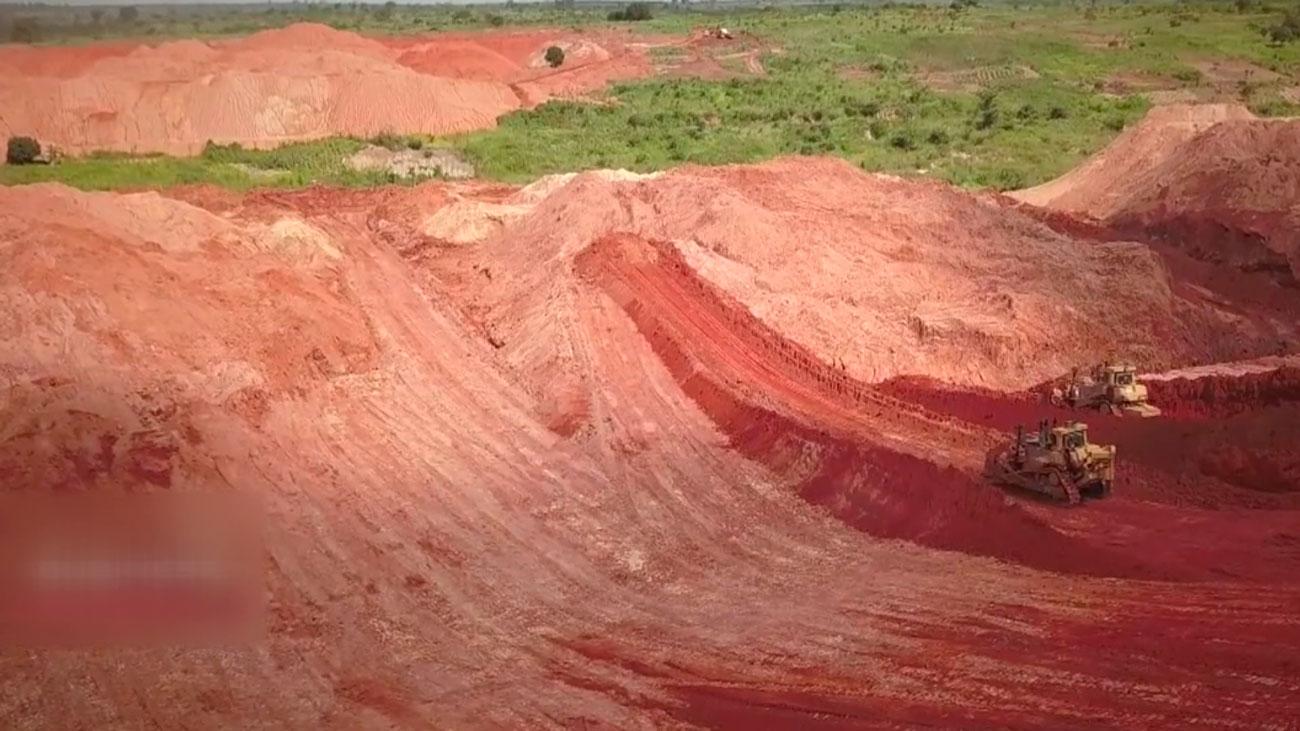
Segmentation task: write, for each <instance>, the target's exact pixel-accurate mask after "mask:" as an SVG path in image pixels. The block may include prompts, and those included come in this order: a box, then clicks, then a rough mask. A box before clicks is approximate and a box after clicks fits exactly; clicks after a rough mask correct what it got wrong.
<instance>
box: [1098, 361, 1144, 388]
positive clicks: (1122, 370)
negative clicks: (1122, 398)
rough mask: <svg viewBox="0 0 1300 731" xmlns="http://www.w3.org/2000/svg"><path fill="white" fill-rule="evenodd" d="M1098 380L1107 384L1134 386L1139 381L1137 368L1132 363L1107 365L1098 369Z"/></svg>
mask: <svg viewBox="0 0 1300 731" xmlns="http://www.w3.org/2000/svg"><path fill="white" fill-rule="evenodd" d="M1097 380H1098V381H1101V382H1102V383H1104V384H1106V385H1107V386H1132V385H1133V384H1134V383H1137V368H1135V367H1133V366H1131V365H1105V366H1102V367H1101V368H1100V369H1098V378H1097Z"/></svg>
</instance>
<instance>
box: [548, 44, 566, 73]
mask: <svg viewBox="0 0 1300 731" xmlns="http://www.w3.org/2000/svg"><path fill="white" fill-rule="evenodd" d="M546 63H549V64H550V65H551V68H555V67H556V66H559V65H560V64H562V63H564V49H563V48H560V47H559V46H551V47H550V48H548V49H546Z"/></svg>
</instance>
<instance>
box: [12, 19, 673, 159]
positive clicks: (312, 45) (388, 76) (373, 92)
mask: <svg viewBox="0 0 1300 731" xmlns="http://www.w3.org/2000/svg"><path fill="white" fill-rule="evenodd" d="M606 42H607V43H608V44H609V48H606V47H604V46H603V45H601V42H599V41H592V40H584V39H581V38H578V37H577V36H576V35H575V34H571V33H546V32H533V33H529V34H520V33H511V34H490V33H488V34H477V35H469V34H462V35H459V36H456V37H453V38H449V39H443V38H441V37H439V36H432V37H428V38H424V39H421V40H420V43H419V44H418V45H414V46H412V45H411V43H412V41H411V40H409V39H407V40H403V41H401V42H397V43H392V44H386V43H385V42H383V41H380V40H374V39H369V38H363V37H361V36H359V35H357V34H355V33H349V32H344V31H338V30H334V29H332V28H329V27H326V26H321V25H315V24H297V25H293V26H289V27H288V28H284V29H280V30H272V31H264V32H262V33H257V34H254V35H252V36H249V37H247V38H244V39H238V40H232V41H221V42H212V43H203V42H199V41H192V40H191V41H180V42H174V43H163V44H160V45H158V46H136V47H130V46H122V45H115V46H102V47H101V46H93V47H89V48H86V49H65V48H57V47H50V48H27V47H12V48H10V47H6V48H5V49H0V69H3V70H5V71H6V73H5V74H3V75H0V106H3V107H4V109H6V112H5V115H4V118H3V119H0V142H2V141H3V139H4V138H7V137H8V136H10V135H20V134H21V135H30V136H35V137H37V138H38V139H40V140H41V141H42V142H49V143H53V144H55V145H57V146H58V147H60V148H61V149H63V150H64V151H66V152H70V153H84V152H89V151H93V150H119V151H130V152H166V153H173V154H191V153H194V152H197V151H198V150H200V149H201V148H202V146H203V144H204V143H205V142H206V141H208V140H213V141H216V142H221V143H226V142H239V143H241V144H244V145H249V146H256V147H268V146H274V145H276V144H280V143H283V142H287V141H293V140H302V139H311V138H316V137H323V136H328V135H335V134H353V135H363V136H369V135H374V134H377V133H379V132H383V131H389V132H396V133H411V132H424V133H432V134H445V133H454V132H462V131H467V130H473V129H481V128H484V127H490V126H492V125H493V124H494V123H495V120H496V119H497V117H499V116H501V115H502V114H505V113H507V112H509V111H512V110H515V109H518V108H520V107H521V106H525V105H527V104H534V103H539V102H541V101H544V100H545V99H546V98H547V97H548V96H549V95H551V94H554V93H567V92H570V91H582V90H590V89H593V88H597V87H599V86H600V85H602V84H604V83H605V82H606V81H607V80H608V79H610V78H625V77H629V76H635V75H638V74H640V73H644V72H645V71H646V70H648V65H647V64H646V63H645V62H644V59H642V58H641V55H640V51H637V50H635V49H633V48H632V47H630V46H628V45H627V44H625V43H622V42H619V41H618V40H617V39H612V38H611V39H610V40H609V41H606ZM552 44H560V45H570V46H574V47H575V48H579V49H581V48H586V49H588V50H587V51H586V52H577V53H575V54H574V58H573V59H572V61H571V62H566V64H565V66H564V67H563V71H564V73H565V75H564V77H563V79H557V80H550V81H547V80H546V79H547V78H548V77H549V76H551V75H553V74H554V73H555V70H553V69H550V68H549V67H545V68H540V69H539V68H534V67H533V65H532V61H533V60H534V58H535V57H536V56H537V55H538V54H541V53H544V51H545V48H546V47H547V46H548V45H552ZM513 83H526V84H529V85H530V86H528V88H526V89H521V90H520V91H516V90H513V89H512V88H511V86H510V84H513ZM534 87H535V88H534Z"/></svg>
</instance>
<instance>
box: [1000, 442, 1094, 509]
mask: <svg viewBox="0 0 1300 731" xmlns="http://www.w3.org/2000/svg"><path fill="white" fill-rule="evenodd" d="M984 474H985V475H986V476H987V477H988V478H989V479H990V480H992V481H993V482H996V483H999V484H1003V485H1011V486H1013V487H1019V488H1022V489H1025V490H1032V491H1034V492H1038V493H1042V494H1044V495H1049V496H1051V497H1054V498H1056V499H1058V500H1062V501H1064V502H1066V503H1069V504H1070V505H1078V504H1079V503H1080V502H1082V501H1083V498H1085V497H1089V498H1097V497H1105V496H1107V495H1109V494H1110V488H1111V484H1112V483H1114V481H1115V447H1114V446H1101V445H1097V444H1092V443H1090V442H1089V441H1088V425H1087V424H1082V423H1079V422H1077V421H1073V422H1069V423H1066V424H1063V425H1061V426H1052V427H1048V425H1047V422H1046V421H1042V422H1040V423H1039V425H1038V432H1037V433H1033V434H1026V433H1025V431H1024V428H1023V427H1019V426H1018V427H1016V440H1015V442H1013V443H1012V444H1010V445H1009V446H1004V447H997V448H994V449H993V450H991V451H990V452H989V453H988V456H987V458H986V459H985V462H984Z"/></svg>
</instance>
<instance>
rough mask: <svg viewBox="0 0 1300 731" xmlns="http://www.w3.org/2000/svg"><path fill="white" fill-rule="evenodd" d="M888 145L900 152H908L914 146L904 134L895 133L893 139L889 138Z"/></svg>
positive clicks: (910, 139)
mask: <svg viewBox="0 0 1300 731" xmlns="http://www.w3.org/2000/svg"><path fill="white" fill-rule="evenodd" d="M889 144H890V146H892V147H895V148H898V149H900V150H910V149H912V148H914V147H915V146H916V145H915V144H913V143H912V138H911V137H910V136H908V134H907V133H906V132H898V133H895V134H894V136H893V137H890V138H889Z"/></svg>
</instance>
